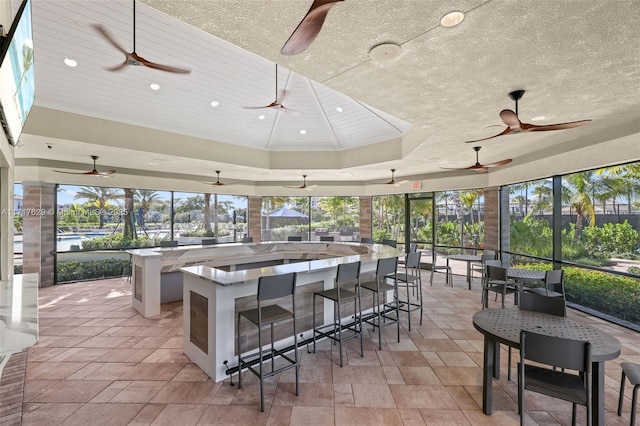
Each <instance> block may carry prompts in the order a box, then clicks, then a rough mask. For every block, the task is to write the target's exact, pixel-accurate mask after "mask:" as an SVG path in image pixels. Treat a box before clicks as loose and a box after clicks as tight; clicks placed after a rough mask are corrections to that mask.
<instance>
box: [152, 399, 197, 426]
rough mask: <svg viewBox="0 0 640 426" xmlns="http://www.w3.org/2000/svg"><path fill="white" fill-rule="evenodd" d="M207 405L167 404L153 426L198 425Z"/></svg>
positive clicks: (154, 420)
mask: <svg viewBox="0 0 640 426" xmlns="http://www.w3.org/2000/svg"><path fill="white" fill-rule="evenodd" d="M206 409H207V405H205V404H167V405H166V406H165V407H164V409H163V410H162V411H161V412H160V414H158V415H157V416H156V418H155V419H153V422H151V425H152V426H173V425H180V426H190V425H196V424H198V421H200V419H201V418H202V415H203V414H204V412H205V410H206Z"/></svg>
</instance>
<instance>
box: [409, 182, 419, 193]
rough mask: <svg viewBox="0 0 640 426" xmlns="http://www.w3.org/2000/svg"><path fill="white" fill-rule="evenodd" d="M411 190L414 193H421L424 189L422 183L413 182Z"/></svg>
mask: <svg viewBox="0 0 640 426" xmlns="http://www.w3.org/2000/svg"><path fill="white" fill-rule="evenodd" d="M411 189H413V190H414V191H419V190H421V189H422V182H413V183H411Z"/></svg>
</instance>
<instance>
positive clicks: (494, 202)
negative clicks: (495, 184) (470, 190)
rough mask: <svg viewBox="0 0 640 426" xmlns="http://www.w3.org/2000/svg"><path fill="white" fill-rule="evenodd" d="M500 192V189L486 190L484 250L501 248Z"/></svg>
mask: <svg viewBox="0 0 640 426" xmlns="http://www.w3.org/2000/svg"><path fill="white" fill-rule="evenodd" d="M499 195H500V192H499V190H498V188H484V248H486V249H491V250H496V251H498V250H499V248H500V196H499Z"/></svg>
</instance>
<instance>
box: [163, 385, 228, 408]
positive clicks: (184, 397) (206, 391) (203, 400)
mask: <svg viewBox="0 0 640 426" xmlns="http://www.w3.org/2000/svg"><path fill="white" fill-rule="evenodd" d="M221 385H222V384H221V383H214V382H167V383H166V384H165V386H164V387H163V388H162V389H161V390H160V391H159V392H158V393H157V394H156V395H155V396H154V397H153V398H152V399H151V401H150V402H152V403H160V404H211V403H212V401H213V398H214V396H215V394H216V392H217V391H218V389H219V388H220V386H221Z"/></svg>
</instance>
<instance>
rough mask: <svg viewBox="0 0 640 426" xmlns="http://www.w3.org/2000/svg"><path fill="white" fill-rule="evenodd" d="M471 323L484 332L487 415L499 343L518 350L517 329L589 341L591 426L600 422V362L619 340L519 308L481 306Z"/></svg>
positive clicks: (496, 372) (617, 349)
mask: <svg viewBox="0 0 640 426" xmlns="http://www.w3.org/2000/svg"><path fill="white" fill-rule="evenodd" d="M473 326H474V327H475V328H476V330H478V331H479V332H480V333H482V334H483V335H484V362H483V374H482V375H483V380H482V411H483V412H484V413H485V414H491V411H492V407H491V405H492V386H493V380H492V377H494V378H496V379H497V378H499V377H500V344H501V343H502V344H505V345H508V346H510V347H512V348H516V349H520V330H526V331H533V332H536V333H543V334H546V335H549V336H556V337H564V338H569V339H576V340H584V341H588V342H590V343H591V365H592V378H591V380H592V389H593V394H592V411H593V425H594V426H600V425H604V424H605V423H604V381H605V380H604V362H605V361H608V360H611V359H614V358H617V357H618V356H619V355H620V350H621V345H620V341H618V339H616V338H615V337H614V336H612V335H610V334H608V333H606V332H604V331H602V330H600V329H598V328H596V327H593V326H591V325H588V324H581V323H579V322H576V321H574V320H572V319H569V318H564V317H559V316H555V315H549V314H544V313H541V312H534V311H523V310H520V309H485V310H482V311H479V312H476V313H475V314H474V315H473Z"/></svg>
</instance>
